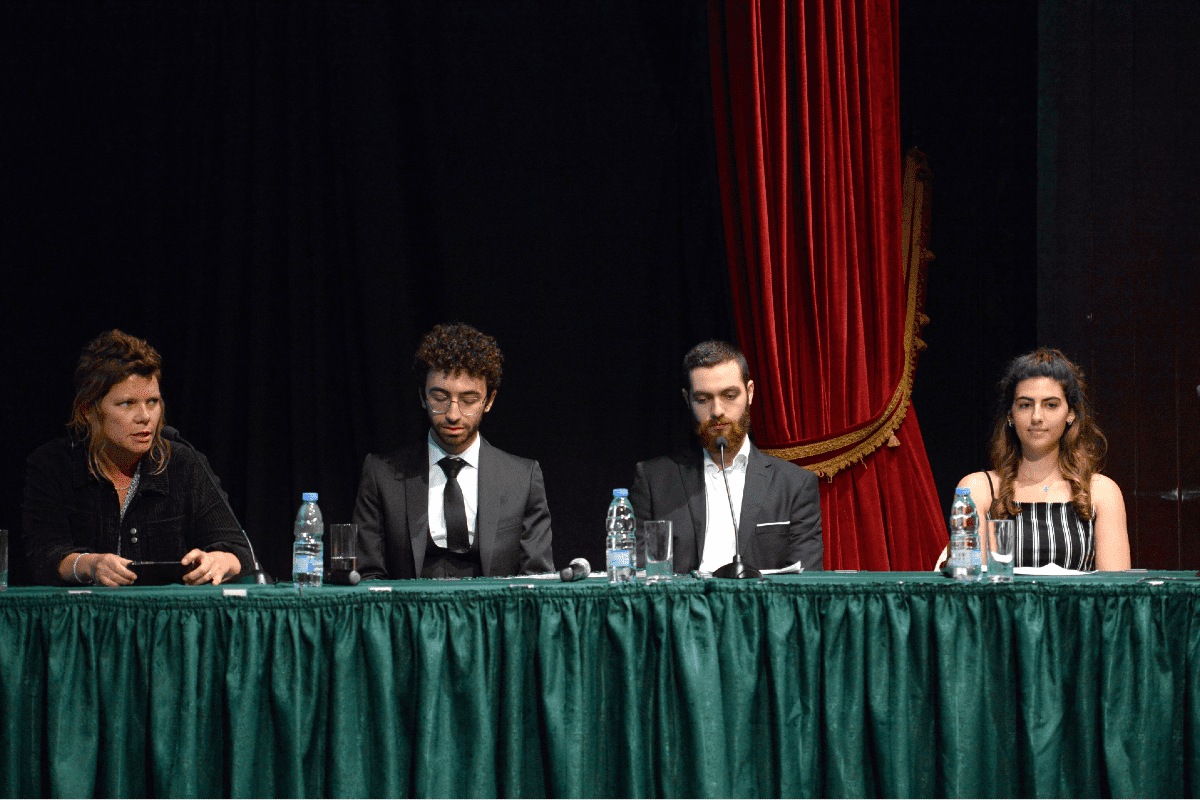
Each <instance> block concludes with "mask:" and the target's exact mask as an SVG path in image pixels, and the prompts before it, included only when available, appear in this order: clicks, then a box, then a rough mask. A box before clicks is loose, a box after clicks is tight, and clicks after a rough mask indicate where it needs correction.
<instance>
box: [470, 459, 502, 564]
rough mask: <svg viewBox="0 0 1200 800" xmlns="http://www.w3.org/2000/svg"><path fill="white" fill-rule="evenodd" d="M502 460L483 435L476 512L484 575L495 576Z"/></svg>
mask: <svg viewBox="0 0 1200 800" xmlns="http://www.w3.org/2000/svg"><path fill="white" fill-rule="evenodd" d="M500 493H501V487H500V463H499V458H498V457H497V455H496V448H494V447H492V446H491V445H490V444H488V443H487V440H486V439H484V438H483V437H482V436H480V437H479V505H478V506H477V507H476V508H477V510H476V513H475V541H476V542H478V543H479V562H480V566H481V567H483V574H484V575H491V574H492V572H491V569H492V552H493V551H494V549H495V547H496V528H497V527H498V526H499V525H500V500H501V496H500Z"/></svg>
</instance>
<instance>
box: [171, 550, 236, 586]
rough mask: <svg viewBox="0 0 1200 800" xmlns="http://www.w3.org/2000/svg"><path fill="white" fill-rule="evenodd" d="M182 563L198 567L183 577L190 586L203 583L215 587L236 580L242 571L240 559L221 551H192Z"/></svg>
mask: <svg viewBox="0 0 1200 800" xmlns="http://www.w3.org/2000/svg"><path fill="white" fill-rule="evenodd" d="M180 563H181V564H185V565H187V564H194V565H196V568H195V569H193V570H192V571H191V572H189V573H187V574H186V575H184V576H183V582H184V583H186V584H188V585H189V586H196V585H198V584H201V583H212V584H213V585H214V586H215V585H216V584H218V583H221V582H222V581H224V580H227V579H229V578H236V577H237V576H238V574H240V573H241V571H242V562H241V561H239V560H238V557H237V556H235V555H234V554H233V553H226V552H224V551H221V550H213V551H212V552H206V551H204V550H190V551H189V552H188V554H187V555H186V556H184V557H183V559H182V560H181V561H180Z"/></svg>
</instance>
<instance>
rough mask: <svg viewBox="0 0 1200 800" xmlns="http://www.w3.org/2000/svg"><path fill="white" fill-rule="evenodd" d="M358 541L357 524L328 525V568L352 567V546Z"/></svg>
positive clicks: (350, 569)
mask: <svg viewBox="0 0 1200 800" xmlns="http://www.w3.org/2000/svg"><path fill="white" fill-rule="evenodd" d="M357 543H358V526H357V525H353V524H342V525H330V526H329V568H330V569H332V570H345V571H346V572H350V571H352V570H353V569H354V548H355V546H356V545H357Z"/></svg>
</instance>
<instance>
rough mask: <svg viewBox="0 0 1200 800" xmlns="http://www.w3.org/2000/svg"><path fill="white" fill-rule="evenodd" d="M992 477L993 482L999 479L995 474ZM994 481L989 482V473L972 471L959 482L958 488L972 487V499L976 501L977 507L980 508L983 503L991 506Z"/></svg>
mask: <svg viewBox="0 0 1200 800" xmlns="http://www.w3.org/2000/svg"><path fill="white" fill-rule="evenodd" d="M991 477H992V483H995V482H996V480H997V478H996V476H994V475H993V476H991ZM992 483H989V482H988V473H986V472H972V473H971V474H970V475H967V476H966V477H965V478H963V479H962V480H961V481H959V482H958V488H960V489H970V490H971V499H972V500H973V501H974V502H975V507H976V508H979V507H981V505H983V504H986V505H989V506H990V505H991V503H992Z"/></svg>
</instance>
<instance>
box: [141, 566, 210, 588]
mask: <svg viewBox="0 0 1200 800" xmlns="http://www.w3.org/2000/svg"><path fill="white" fill-rule="evenodd" d="M129 569H130V571H131V572H133V574H134V575H137V580H136V581H134V584H133V585H134V586H166V585H167V584H169V583H183V576H184V575H186V574H188V572H190V571H191V570H193V569H195V566H194V565H190V564H180V563H179V562H178V561H131V562H129Z"/></svg>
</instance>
